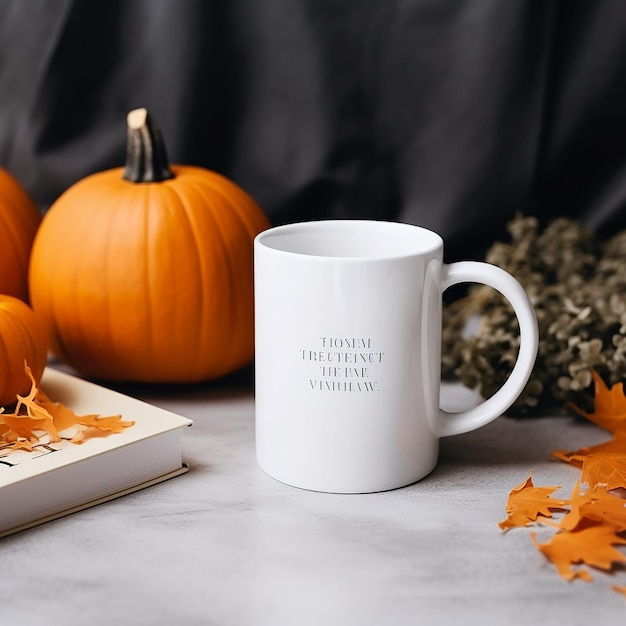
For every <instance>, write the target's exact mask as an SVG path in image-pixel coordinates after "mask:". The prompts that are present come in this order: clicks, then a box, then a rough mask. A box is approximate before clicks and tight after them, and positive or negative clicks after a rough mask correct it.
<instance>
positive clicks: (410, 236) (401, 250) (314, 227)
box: [254, 219, 444, 261]
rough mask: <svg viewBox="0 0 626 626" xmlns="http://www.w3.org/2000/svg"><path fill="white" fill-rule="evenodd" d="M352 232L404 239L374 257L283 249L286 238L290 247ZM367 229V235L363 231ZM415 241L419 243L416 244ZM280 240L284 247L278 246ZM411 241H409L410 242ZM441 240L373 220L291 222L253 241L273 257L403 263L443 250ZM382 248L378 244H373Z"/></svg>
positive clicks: (408, 226) (402, 225)
mask: <svg viewBox="0 0 626 626" xmlns="http://www.w3.org/2000/svg"><path fill="white" fill-rule="evenodd" d="M355 228H360V229H363V232H368V234H370V235H375V236H376V235H377V236H378V237H381V236H382V235H383V234H386V235H388V234H390V233H392V234H402V236H403V237H404V238H405V239H404V242H403V245H397V246H395V247H394V248H393V249H392V248H391V247H389V246H388V247H387V248H385V250H384V251H382V249H381V251H380V252H376V253H373V254H339V253H337V254H333V253H325V254H322V253H312V252H307V251H303V250H294V249H286V248H288V247H289V246H287V245H285V244H287V243H288V241H287V238H289V241H291V242H292V244H293V238H294V237H296V236H302V235H307V234H308V235H311V237H313V236H319V235H320V234H322V232H325V233H326V234H330V233H335V234H337V233H339V234H342V233H345V232H347V231H349V230H353V229H355ZM365 229H367V231H365ZM418 238H419V242H420V243H418ZM271 239H275V245H271V243H270V241H269V240H271ZM281 239H283V245H282V246H281V245H278V242H279V241H280V240H281ZM409 240H410V241H409ZM443 243H444V242H443V238H442V237H441V235H439V234H438V233H436V232H435V231H433V230H430V229H428V228H425V227H423V226H418V225H416V224H409V223H407V222H398V221H392V220H375V219H319V220H302V221H299V222H290V223H288V224H281V225H278V226H271V227H270V228H267V229H266V230H264V231H261V232H260V233H258V234H257V235H256V237H255V238H254V245H255V247H256V248H261V249H263V250H265V251H267V252H268V253H274V254H279V255H285V256H293V257H302V258H308V259H319V260H324V259H331V260H333V261H337V260H341V261H354V260H357V261H381V260H385V259H402V258H408V257H420V256H424V255H427V254H431V253H432V252H434V251H436V250H438V249H443ZM376 245H381V242H380V241H378V242H376Z"/></svg>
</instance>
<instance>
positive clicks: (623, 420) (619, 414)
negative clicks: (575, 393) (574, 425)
mask: <svg viewBox="0 0 626 626" xmlns="http://www.w3.org/2000/svg"><path fill="white" fill-rule="evenodd" d="M593 382H594V390H595V391H594V398H593V408H594V410H593V413H587V412H585V411H583V410H582V409H581V408H579V407H577V406H576V405H575V404H571V405H570V406H571V407H572V408H573V409H574V410H575V411H576V412H577V413H578V414H580V415H583V416H584V417H586V418H587V419H588V420H589V421H591V422H593V423H594V424H597V425H598V426H600V428H604V429H605V430H608V431H609V432H612V433H617V432H622V433H626V396H625V395H624V385H623V383H616V384H615V385H613V386H612V387H611V388H610V389H609V388H608V387H607V386H606V384H605V383H604V381H603V380H602V377H601V376H600V374H598V372H596V371H595V370H593Z"/></svg>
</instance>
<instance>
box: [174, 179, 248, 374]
mask: <svg viewBox="0 0 626 626" xmlns="http://www.w3.org/2000/svg"><path fill="white" fill-rule="evenodd" d="M203 183H204V179H199V178H193V177H187V178H186V179H185V184H186V186H187V188H189V189H193V190H195V192H196V193H197V194H198V195H200V197H202V199H203V202H204V204H205V205H206V207H207V208H206V211H205V213H206V216H205V219H207V221H210V222H211V223H212V227H213V229H214V230H215V231H216V232H217V233H218V234H219V237H215V238H214V243H218V244H219V255H218V254H217V253H216V256H219V266H222V267H225V268H226V272H227V274H228V281H227V282H228V285H229V289H228V293H227V294H224V293H220V294H218V297H219V298H224V297H225V296H227V297H228V300H229V301H228V304H227V305H226V306H220V309H221V310H222V314H223V315H226V316H229V313H230V316H229V317H230V319H226V326H227V327H229V328H231V329H234V330H235V331H236V332H233V333H231V334H230V337H228V340H227V341H226V342H223V343H221V346H224V347H222V348H221V349H222V350H223V353H222V354H221V355H220V357H221V358H222V359H223V360H224V361H225V362H226V363H229V364H232V365H235V366H237V367H242V366H243V365H245V361H246V359H247V358H248V357H247V356H246V353H247V352H249V347H248V344H249V337H248V335H247V334H246V333H245V332H240V331H241V329H242V328H245V326H246V325H247V323H248V316H249V311H248V307H249V306H250V305H251V304H252V303H248V302H246V301H244V300H243V298H242V290H241V289H234V288H233V287H232V285H235V284H237V281H238V280H241V278H242V277H241V276H238V273H237V270H236V268H235V267H234V266H233V256H232V251H229V249H228V248H227V246H226V243H225V242H226V241H228V239H229V235H228V234H227V229H225V228H224V221H223V216H224V208H225V207H224V206H220V204H222V205H226V207H229V204H228V203H226V202H222V203H220V202H216V199H215V197H214V196H213V194H211V193H210V192H209V186H208V185H207V186H205V185H204V184H203ZM211 191H212V189H211ZM223 197H224V196H223V194H219V198H221V199H222V200H223ZM229 221H232V224H236V225H237V226H241V222H240V220H238V219H234V220H230V219H229ZM232 224H229V227H230V226H232ZM245 235H246V236H245V238H244V239H245V240H248V239H249V238H248V236H247V235H248V233H247V232H246V233H245ZM241 239H242V238H241V236H240V235H236V236H234V240H235V241H238V240H241ZM251 245H252V242H251V240H250V246H251ZM214 262H215V261H214ZM207 348H211V349H213V350H215V347H214V346H207Z"/></svg>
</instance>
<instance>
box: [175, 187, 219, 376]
mask: <svg viewBox="0 0 626 626" xmlns="http://www.w3.org/2000/svg"><path fill="white" fill-rule="evenodd" d="M168 189H169V191H171V193H172V194H173V195H174V196H175V197H176V202H177V205H178V208H179V210H180V212H181V213H182V215H183V216H184V217H185V220H186V224H187V226H188V234H189V238H190V240H193V245H192V246H189V248H188V249H187V252H188V253H193V254H194V256H195V258H196V269H197V272H196V273H195V274H194V276H200V279H199V280H198V284H197V285H195V287H194V289H195V290H196V292H198V293H199V295H200V299H199V303H200V304H199V311H198V320H197V328H198V330H199V333H200V336H199V338H198V342H197V347H196V350H195V353H194V355H193V356H194V359H193V367H192V368H191V369H192V370H193V371H194V372H195V373H196V376H199V372H203V373H205V372H206V367H205V365H204V363H203V361H204V355H205V354H206V351H207V347H206V346H207V344H209V343H210V339H209V336H208V335H209V333H208V330H209V329H208V324H207V323H206V320H207V319H208V317H209V316H210V312H209V309H210V306H209V302H210V294H209V293H208V289H206V285H207V284H208V283H209V277H208V274H207V267H208V265H207V260H206V259H205V258H203V256H204V255H206V252H203V249H204V246H203V245H202V241H201V237H200V232H199V231H200V230H201V229H200V228H198V221H197V218H196V217H195V212H194V210H193V209H194V207H195V206H197V204H195V202H194V201H191V202H190V201H189V199H188V198H187V197H186V195H185V197H183V196H182V195H181V194H180V193H178V191H177V189H176V188H172V187H171V186H169V187H168ZM191 248H193V250H192V249H191ZM209 375H210V374H209Z"/></svg>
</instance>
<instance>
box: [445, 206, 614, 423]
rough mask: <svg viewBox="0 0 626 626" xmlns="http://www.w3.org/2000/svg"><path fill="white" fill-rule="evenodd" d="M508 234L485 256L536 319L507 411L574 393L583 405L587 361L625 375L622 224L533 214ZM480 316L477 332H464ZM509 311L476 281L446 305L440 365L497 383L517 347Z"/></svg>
mask: <svg viewBox="0 0 626 626" xmlns="http://www.w3.org/2000/svg"><path fill="white" fill-rule="evenodd" d="M508 231H509V233H510V235H511V241H510V242H509V243H504V242H496V243H494V245H493V246H492V247H491V248H490V250H489V251H488V253H487V255H486V258H485V260H486V261H487V262H489V263H493V264H495V265H498V266H499V267H501V268H503V269H505V270H507V271H508V272H510V273H511V274H513V276H515V277H516V278H517V279H518V280H519V281H520V283H521V284H522V285H523V287H524V288H525V289H526V291H527V292H528V295H529V296H530V299H531V301H532V303H533V306H534V307H535V311H536V313H537V319H538V322H539V332H540V341H539V354H538V357H537V362H536V365H535V368H534V371H533V374H532V376H531V378H530V381H529V382H528V385H527V386H526V389H525V390H524V392H523V393H522V395H521V396H520V398H519V399H518V400H517V402H516V403H515V405H514V406H513V408H512V410H511V412H512V413H517V414H523V413H526V412H528V411H529V410H530V409H532V408H541V407H547V406H553V405H554V402H555V401H556V402H559V403H562V404H565V403H568V402H574V403H576V404H577V405H578V406H582V407H590V406H591V405H592V404H591V403H592V400H593V376H592V371H593V370H596V371H597V372H599V373H600V374H601V375H602V377H603V378H604V380H605V381H606V382H607V384H609V385H612V384H615V383H616V382H618V381H622V380H625V379H626V271H625V270H626V230H625V231H620V232H618V233H617V234H615V235H614V236H612V237H611V238H610V239H608V240H602V239H600V238H599V237H598V236H597V235H596V234H595V233H594V232H592V231H591V230H588V229H585V228H583V226H582V225H580V224H579V223H577V222H575V221H573V220H569V219H566V218H559V219H556V220H554V221H552V222H551V223H550V224H548V225H547V227H546V228H545V229H543V230H542V229H541V228H540V225H539V222H538V220H537V219H536V218H535V217H529V216H517V217H516V218H515V219H514V220H512V221H511V222H510V223H509V224H508ZM473 318H479V319H480V324H479V326H478V329H477V331H476V332H475V333H471V334H469V336H465V335H464V331H465V329H466V328H467V325H468V323H469V322H470V320H472V319H473ZM518 332H519V331H518V325H517V320H516V318H515V315H514V314H513V311H512V309H511V307H510V306H509V304H508V303H507V302H506V301H505V300H504V298H503V297H502V296H501V295H500V294H499V293H497V292H496V291H495V290H493V289H491V288H490V287H485V286H475V287H472V288H470V289H469V291H468V294H467V296H465V297H463V298H461V299H459V300H457V301H455V302H453V303H451V304H450V305H448V306H446V307H445V308H444V328H443V343H444V346H443V358H442V373H443V375H444V377H445V378H448V379H449V378H456V377H458V378H460V380H461V381H462V382H463V384H465V385H466V386H468V387H471V388H476V389H478V390H479V391H480V392H481V394H482V395H483V396H484V397H489V396H491V395H492V394H493V393H494V392H495V391H496V390H497V389H498V388H499V387H501V386H502V384H503V383H504V381H505V380H506V377H507V376H508V374H509V373H510V371H511V367H512V364H513V363H514V361H515V359H516V357H517V351H518V347H519V336H518Z"/></svg>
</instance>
